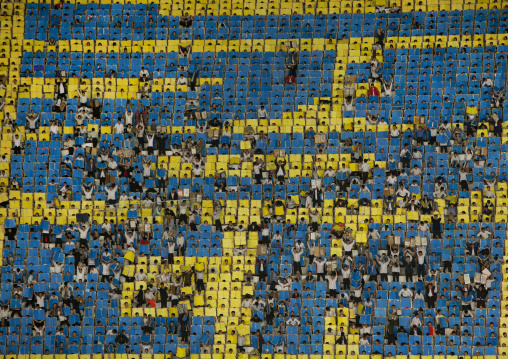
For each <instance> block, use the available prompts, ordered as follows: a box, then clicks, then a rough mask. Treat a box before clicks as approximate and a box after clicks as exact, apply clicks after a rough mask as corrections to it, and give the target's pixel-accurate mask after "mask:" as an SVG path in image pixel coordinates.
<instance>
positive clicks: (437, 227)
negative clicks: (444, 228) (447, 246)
mask: <svg viewBox="0 0 508 359" xmlns="http://www.w3.org/2000/svg"><path fill="white" fill-rule="evenodd" d="M431 220H432V226H431V232H432V238H434V239H441V218H440V217H439V215H438V214H437V213H436V214H434V216H433V217H432V219H431Z"/></svg>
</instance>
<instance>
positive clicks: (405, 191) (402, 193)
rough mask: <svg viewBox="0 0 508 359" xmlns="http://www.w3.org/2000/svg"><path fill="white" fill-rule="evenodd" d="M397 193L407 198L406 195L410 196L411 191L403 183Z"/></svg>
mask: <svg viewBox="0 0 508 359" xmlns="http://www.w3.org/2000/svg"><path fill="white" fill-rule="evenodd" d="M396 195H397V196H398V197H402V198H406V197H409V195H410V192H409V191H408V190H407V189H406V188H405V187H404V186H403V185H400V187H399V189H398V190H397V193H396Z"/></svg>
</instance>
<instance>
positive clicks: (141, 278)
mask: <svg viewBox="0 0 508 359" xmlns="http://www.w3.org/2000/svg"><path fill="white" fill-rule="evenodd" d="M146 278H147V276H146V273H144V272H143V269H140V270H139V272H137V273H136V274H134V279H135V280H136V281H138V282H144V281H145V280H146Z"/></svg>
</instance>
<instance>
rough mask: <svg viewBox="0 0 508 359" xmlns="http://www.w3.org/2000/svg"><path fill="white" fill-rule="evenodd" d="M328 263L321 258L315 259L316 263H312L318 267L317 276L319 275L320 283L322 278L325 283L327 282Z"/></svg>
mask: <svg viewBox="0 0 508 359" xmlns="http://www.w3.org/2000/svg"><path fill="white" fill-rule="evenodd" d="M326 262H327V260H326V259H325V260H324V261H323V259H322V258H321V257H319V258H317V259H314V261H313V262H312V263H314V264H315V265H316V274H317V280H318V282H319V279H320V278H321V279H322V281H323V282H324V281H325V264H326Z"/></svg>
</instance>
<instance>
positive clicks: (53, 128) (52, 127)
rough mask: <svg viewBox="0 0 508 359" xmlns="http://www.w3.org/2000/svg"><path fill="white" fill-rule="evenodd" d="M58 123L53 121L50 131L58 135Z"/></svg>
mask: <svg viewBox="0 0 508 359" xmlns="http://www.w3.org/2000/svg"><path fill="white" fill-rule="evenodd" d="M58 130H59V129H58V125H57V124H56V123H55V122H54V121H51V126H50V127H49V132H50V133H51V134H53V135H56V134H58Z"/></svg>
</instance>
